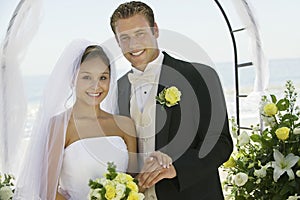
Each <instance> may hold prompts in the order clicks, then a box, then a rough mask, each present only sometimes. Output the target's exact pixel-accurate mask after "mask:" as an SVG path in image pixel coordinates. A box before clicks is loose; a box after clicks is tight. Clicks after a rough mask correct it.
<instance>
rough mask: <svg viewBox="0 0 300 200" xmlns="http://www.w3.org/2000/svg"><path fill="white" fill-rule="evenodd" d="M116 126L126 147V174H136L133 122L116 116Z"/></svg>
mask: <svg viewBox="0 0 300 200" xmlns="http://www.w3.org/2000/svg"><path fill="white" fill-rule="evenodd" d="M117 124H118V126H119V128H120V129H121V131H122V133H123V136H122V137H123V139H124V141H125V143H126V145H127V149H128V155H129V161H128V167H127V172H128V173H129V174H131V175H135V174H136V173H138V162H137V154H136V153H137V138H136V130H135V125H134V122H133V120H132V119H131V118H128V117H125V116H118V121H117Z"/></svg>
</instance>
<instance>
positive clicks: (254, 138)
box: [250, 134, 261, 143]
mask: <svg viewBox="0 0 300 200" xmlns="http://www.w3.org/2000/svg"><path fill="white" fill-rule="evenodd" d="M250 138H251V140H252V141H253V142H259V143H261V136H260V135H258V134H253V135H251V136H250Z"/></svg>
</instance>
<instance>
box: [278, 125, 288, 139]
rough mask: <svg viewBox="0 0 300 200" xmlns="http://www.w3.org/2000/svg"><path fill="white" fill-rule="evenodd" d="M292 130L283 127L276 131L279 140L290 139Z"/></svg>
mask: <svg viewBox="0 0 300 200" xmlns="http://www.w3.org/2000/svg"><path fill="white" fill-rule="evenodd" d="M289 133H290V129H289V128H287V127H281V128H279V129H277V130H276V131H275V134H276V136H277V138H278V139H280V140H286V139H288V138H289Z"/></svg>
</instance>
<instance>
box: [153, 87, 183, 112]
mask: <svg viewBox="0 0 300 200" xmlns="http://www.w3.org/2000/svg"><path fill="white" fill-rule="evenodd" d="M180 96H181V92H180V91H179V90H178V88H177V87H175V86H172V87H168V88H164V89H163V90H162V91H161V92H160V93H159V94H158V96H156V100H157V101H158V102H159V103H160V104H161V105H162V106H164V105H166V106H167V107H172V106H174V105H176V104H178V102H179V101H180Z"/></svg>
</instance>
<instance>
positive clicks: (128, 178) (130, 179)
mask: <svg viewBox="0 0 300 200" xmlns="http://www.w3.org/2000/svg"><path fill="white" fill-rule="evenodd" d="M125 175H126V180H127V182H128V181H133V178H132V176H130V175H129V174H125Z"/></svg>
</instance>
